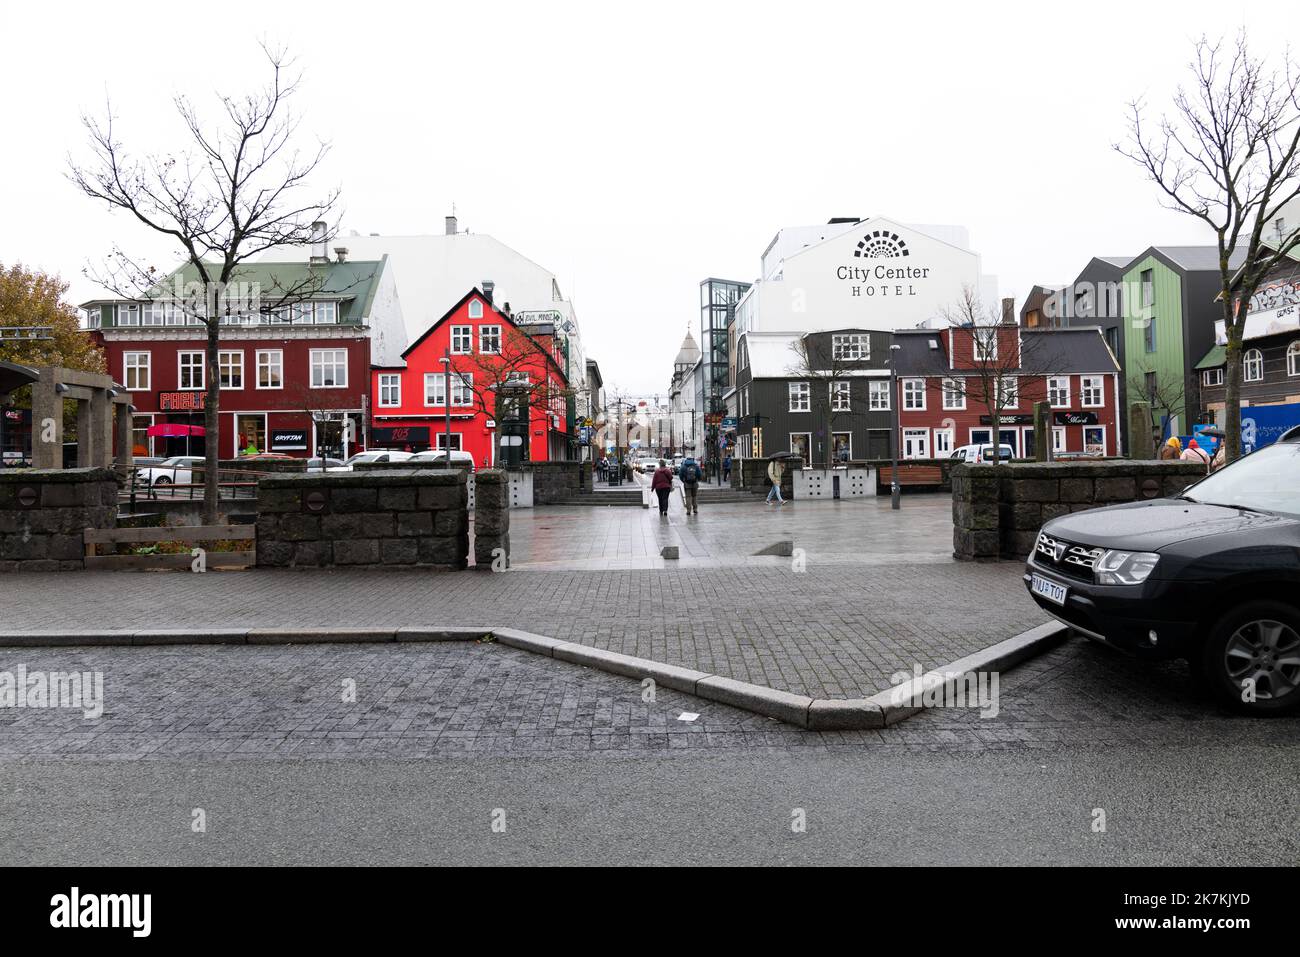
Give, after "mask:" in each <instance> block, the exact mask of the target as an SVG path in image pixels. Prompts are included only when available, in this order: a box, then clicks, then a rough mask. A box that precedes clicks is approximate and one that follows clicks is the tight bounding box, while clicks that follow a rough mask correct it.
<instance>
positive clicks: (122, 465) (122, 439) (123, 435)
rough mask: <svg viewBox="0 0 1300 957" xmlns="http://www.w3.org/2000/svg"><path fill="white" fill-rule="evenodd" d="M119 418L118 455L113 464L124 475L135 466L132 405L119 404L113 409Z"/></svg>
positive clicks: (126, 403)
mask: <svg viewBox="0 0 1300 957" xmlns="http://www.w3.org/2000/svg"><path fill="white" fill-rule="evenodd" d="M113 412H114V414H115V416H116V418H117V455H116V457H115V458H114V460H113V464H114V465H115V466H117V468H118V469H119V470H121V471H122V472H123V473H124V474H125V473H127V472H129V471H130V470H131V467H132V466H133V465H134V464H135V443H134V442H132V436H131V427H132V426H133V425H134V423H133V422H132V420H131V403H129V402H118V403H116V404H115V405H114V407H113Z"/></svg>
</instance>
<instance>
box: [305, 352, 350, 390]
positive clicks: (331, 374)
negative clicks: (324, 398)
mask: <svg viewBox="0 0 1300 957" xmlns="http://www.w3.org/2000/svg"><path fill="white" fill-rule="evenodd" d="M347 386H348V350H346V349H313V350H312V351H311V387H312V388H313V389H346V388H347Z"/></svg>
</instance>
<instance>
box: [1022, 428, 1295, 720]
mask: <svg viewBox="0 0 1300 957" xmlns="http://www.w3.org/2000/svg"><path fill="white" fill-rule="evenodd" d="M1025 587H1026V588H1028V589H1029V593H1030V595H1031V596H1033V598H1034V600H1035V601H1036V602H1037V603H1038V604H1039V606H1041V607H1042V608H1043V610H1044V611H1046V612H1047V613H1048V614H1050V615H1052V616H1053V617H1055V618H1057V619H1059V620H1060V621H1062V622H1064V623H1065V624H1067V625H1069V626H1070V627H1071V628H1073V629H1074V630H1076V631H1078V632H1081V633H1083V634H1085V635H1087V636H1089V637H1091V638H1096V639H1099V640H1101V641H1104V642H1106V643H1107V644H1109V645H1113V646H1115V647H1117V648H1120V649H1123V650H1125V651H1128V652H1131V653H1133V654H1135V655H1139V656H1141V657H1146V658H1186V659H1187V660H1188V662H1189V663H1190V664H1191V665H1192V668H1193V671H1194V672H1195V673H1196V674H1197V676H1198V677H1199V678H1200V679H1202V680H1203V681H1204V682H1205V683H1206V684H1207V686H1208V687H1210V688H1211V689H1212V690H1213V691H1214V692H1215V693H1216V694H1217V695H1218V696H1220V697H1221V698H1223V699H1224V700H1225V701H1227V702H1229V703H1230V704H1231V705H1233V706H1234V707H1235V708H1237V709H1238V710H1241V711H1244V712H1246V713H1249V714H1256V715H1261V714H1281V713H1284V712H1289V711H1292V710H1293V709H1295V708H1297V707H1300V429H1293V430H1291V431H1290V432H1288V433H1287V434H1286V435H1285V436H1284V437H1283V438H1282V440H1281V441H1279V442H1278V443H1276V444H1275V445H1271V446H1268V447H1266V448H1263V449H1260V450H1259V451H1258V452H1255V453H1253V454H1251V455H1248V456H1245V457H1244V458H1242V459H1239V460H1238V461H1236V462H1234V463H1232V465H1230V466H1228V467H1226V468H1224V469H1221V470H1219V471H1218V472H1215V473H1214V474H1213V475H1210V476H1208V477H1207V478H1205V479H1202V480H1201V481H1199V482H1197V483H1196V484H1194V485H1191V486H1189V487H1188V488H1186V489H1184V490H1183V492H1182V494H1181V495H1179V496H1178V497H1177V498H1171V499H1158V500H1156V501H1150V502H1133V503H1130V504H1127V505H1114V506H1110V507H1107V508H1097V509H1092V510H1090V511H1086V512H1078V513H1076V514H1072V515H1064V516H1062V517H1060V518H1057V519H1053V520H1052V521H1050V522H1048V523H1047V524H1045V525H1044V526H1043V527H1042V530H1041V531H1040V532H1039V535H1038V540H1037V543H1036V545H1035V547H1034V552H1033V554H1032V555H1030V557H1029V561H1028V564H1027V566H1026V572H1025Z"/></svg>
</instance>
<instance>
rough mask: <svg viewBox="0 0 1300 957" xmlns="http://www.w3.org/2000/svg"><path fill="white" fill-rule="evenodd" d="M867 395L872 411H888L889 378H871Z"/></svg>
mask: <svg viewBox="0 0 1300 957" xmlns="http://www.w3.org/2000/svg"><path fill="white" fill-rule="evenodd" d="M868 395H869V396H870V402H869V403H868V404H869V405H870V407H871V411H872V412H881V411H884V412H888V411H889V380H887V379H872V380H871V386H870V389H869V392H868Z"/></svg>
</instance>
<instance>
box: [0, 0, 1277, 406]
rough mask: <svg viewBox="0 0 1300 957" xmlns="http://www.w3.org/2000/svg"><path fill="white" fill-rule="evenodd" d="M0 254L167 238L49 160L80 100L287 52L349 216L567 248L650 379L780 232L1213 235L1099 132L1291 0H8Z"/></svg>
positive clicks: (1127, 247) (981, 241)
mask: <svg viewBox="0 0 1300 957" xmlns="http://www.w3.org/2000/svg"><path fill="white" fill-rule="evenodd" d="M0 20H2V24H3V30H4V32H5V34H7V42H6V44H5V56H4V57H3V58H0V81H3V86H2V87H0V88H3V89H4V90H5V91H6V97H5V98H6V110H5V112H6V121H7V122H6V130H5V137H4V145H3V149H2V151H0V173H2V174H3V175H0V263H6V264H8V263H12V262H15V261H21V262H23V263H24V264H26V265H28V266H31V267H37V268H41V269H44V270H48V271H52V272H58V273H60V274H62V275H63V276H64V277H65V278H66V279H68V280H70V281H71V282H72V290H71V292H70V298H72V300H73V301H74V302H77V301H81V300H82V299H84V298H87V297H88V296H90V295H93V294H94V293H95V291H96V290H95V288H94V287H93V286H92V285H90V284H89V283H88V282H87V281H86V280H85V279H83V278H82V276H81V271H82V268H83V267H84V265H85V264H86V263H88V262H92V261H99V260H102V259H103V257H104V255H105V254H106V253H107V252H108V251H109V250H110V248H111V246H112V244H113V242H114V241H117V242H120V243H121V244H122V245H123V247H124V248H125V249H127V250H130V251H138V252H140V253H142V254H146V255H148V254H152V255H155V256H156V257H157V258H158V262H159V265H162V266H169V265H171V264H173V262H174V260H175V257H174V256H172V255H170V251H169V250H167V249H166V248H165V247H158V246H157V244H154V243H152V242H151V240H150V239H149V237H147V236H146V235H144V234H143V233H142V232H141V229H140V228H139V227H137V226H135V225H133V224H132V223H130V222H129V221H127V219H126V218H125V217H124V216H122V215H120V214H119V215H116V216H110V215H109V214H108V213H107V212H105V211H104V210H102V209H100V208H97V207H96V206H94V205H92V204H91V203H90V202H89V201H88V200H86V199H84V198H83V197H82V196H80V195H79V194H78V193H77V192H76V191H75V190H74V189H73V187H72V186H71V185H70V184H69V183H68V182H67V181H66V179H65V178H64V176H63V173H64V170H65V156H66V154H68V152H69V151H72V152H73V153H81V152H83V151H84V136H83V134H82V131H81V128H80V126H79V120H78V117H79V114H80V113H81V112H82V111H83V110H86V109H90V110H97V109H102V106H103V102H104V99H105V96H106V95H111V96H112V99H113V102H114V108H115V112H116V113H118V114H119V116H120V124H121V125H120V127H119V128H120V129H121V130H122V132H123V139H124V140H125V141H126V142H127V143H128V144H129V145H133V146H134V147H135V148H136V149H137V150H143V149H146V148H147V149H165V148H167V147H168V146H169V145H170V144H174V143H175V142H176V141H175V140H173V139H172V138H171V137H172V134H174V133H175V132H176V127H175V124H174V114H173V111H172V108H171V103H170V97H171V96H172V95H173V94H174V93H177V92H185V93H188V94H190V95H191V96H192V97H193V98H195V99H196V100H197V101H199V102H200V103H203V102H204V101H205V99H206V98H208V97H209V96H210V94H211V92H212V91H214V90H222V91H239V90H243V89H251V88H253V87H254V86H255V85H259V84H260V83H261V82H262V81H263V79H264V76H265V73H264V70H263V62H262V61H261V59H260V58H261V52H260V50H259V49H258V46H257V41H258V40H259V39H265V40H267V41H269V42H271V43H273V44H287V45H288V46H289V47H290V49H291V51H292V52H293V53H294V54H295V55H296V56H297V58H298V63H299V66H300V67H301V69H302V71H303V73H304V75H305V76H304V88H303V91H302V94H301V96H300V97H299V98H298V102H297V108H298V109H299V110H300V111H301V113H302V114H303V119H304V122H303V130H304V134H305V135H307V136H319V137H320V138H322V139H325V140H328V141H330V142H331V143H332V144H333V152H332V155H331V158H330V160H329V162H328V164H327V166H326V167H325V168H324V169H323V170H322V171H321V175H320V178H319V180H318V182H319V185H320V187H321V191H322V192H323V191H324V190H326V189H327V188H329V187H330V186H333V185H338V186H340V187H341V188H342V190H343V202H344V205H345V207H346V214H345V216H344V218H343V226H344V228H345V229H348V228H352V229H357V230H358V231H360V232H362V233H369V232H381V233H391V234H406V233H422V232H440V231H441V230H442V221H443V219H442V218H443V216H444V215H445V214H446V213H447V212H448V211H449V210H450V207H451V204H452V203H453V202H455V204H456V208H457V211H458V213H459V215H460V220H461V224H462V226H463V227H467V228H469V229H471V230H473V231H476V232H483V233H490V234H492V235H494V236H496V237H497V238H498V239H500V240H502V241H503V242H505V243H507V244H508V245H510V246H512V247H514V248H515V249H517V250H518V251H520V252H521V253H523V254H525V255H527V256H528V257H530V258H532V259H534V260H536V261H538V262H540V263H542V264H543V265H545V266H547V267H548V268H550V269H551V270H553V271H554V272H555V273H557V274H558V276H559V279H560V283H561V286H562V288H563V290H564V291H565V292H566V293H567V294H568V295H570V296H571V297H572V298H573V300H574V303H575V306H576V309H577V312H578V317H579V320H580V321H581V323H582V328H583V334H584V338H585V341H586V344H587V345H586V348H587V354H588V355H589V356H590V357H593V358H595V359H597V360H598V361H599V362H600V364H601V368H602V371H603V372H604V375H605V379H606V382H607V384H608V383H611V382H612V383H616V384H617V385H618V386H619V387H621V388H623V389H625V390H629V391H633V392H645V393H652V392H663V391H665V390H666V387H667V382H668V378H669V375H670V373H671V363H672V358H673V356H674V355H675V354H676V351H677V347H678V345H679V343H680V341H681V338H682V335H683V333H684V332H685V330H686V328H687V325H688V324H689V325H690V326H691V328H692V329H696V330H697V334H698V323H699V309H698V301H697V297H698V292H697V284H698V282H699V280H700V279H702V278H704V277H706V276H710V275H712V276H721V277H724V278H734V279H753V278H754V276H755V275H756V274H757V272H758V268H759V263H758V260H759V256H760V254H761V253H762V251H763V249H764V247H765V246H766V245H767V243H768V241H769V240H770V239H771V237H772V235H773V234H774V233H775V231H776V230H777V229H778V228H780V227H782V226H792V225H801V224H807V223H816V222H824V221H825V220H826V219H829V218H830V217H832V216H849V215H853V216H864V217H865V216H870V215H875V214H884V215H888V216H891V217H892V218H895V219H897V220H900V221H902V222H919V223H926V222H930V223H958V224H963V225H965V226H967V227H968V228H969V229H970V233H971V239H972V243H973V245H974V247H975V249H976V250H977V251H978V252H980V253H981V254H982V256H983V258H984V269H985V271H986V272H989V273H993V274H996V275H997V276H998V277H999V280H1000V286H1001V292H1002V294H1003V295H1015V296H1016V297H1017V300H1019V298H1020V297H1021V296H1022V295H1023V294H1024V292H1025V291H1026V290H1027V288H1028V287H1029V286H1030V285H1031V284H1033V283H1035V282H1058V281H1060V282H1064V281H1068V280H1070V279H1073V277H1074V276H1075V275H1076V274H1077V272H1078V271H1079V270H1080V269H1081V268H1082V266H1083V265H1084V263H1085V262H1086V261H1087V260H1088V258H1089V257H1091V256H1093V255H1122V254H1127V253H1135V252H1138V251H1140V250H1141V249H1143V248H1145V247H1146V246H1148V245H1151V244H1153V243H1159V242H1163V243H1200V242H1211V241H1212V237H1210V236H1207V235H1205V234H1204V233H1203V232H1201V231H1200V230H1199V229H1198V228H1197V227H1196V225H1195V224H1193V223H1192V222H1190V221H1187V220H1185V218H1184V217H1180V216H1178V215H1176V214H1173V213H1170V212H1166V211H1164V210H1162V209H1161V208H1160V206H1159V204H1158V197H1157V195H1156V193H1155V191H1154V187H1152V186H1151V185H1149V184H1147V183H1145V182H1144V181H1143V179H1142V176H1141V174H1140V171H1139V170H1138V169H1137V168H1136V167H1134V166H1132V165H1131V164H1130V163H1129V162H1128V161H1126V160H1124V159H1122V158H1121V157H1118V156H1117V155H1115V154H1114V153H1113V152H1112V151H1111V149H1110V146H1111V144H1112V142H1114V141H1115V140H1117V139H1120V138H1122V136H1123V135H1124V109H1125V103H1126V101H1127V100H1128V99H1130V98H1132V97H1134V96H1136V95H1141V94H1146V95H1147V96H1148V97H1150V98H1151V100H1152V102H1153V103H1154V104H1155V105H1157V106H1163V105H1164V104H1166V103H1167V102H1168V98H1169V94H1170V92H1171V91H1172V89H1173V87H1174V85H1175V84H1176V83H1177V82H1179V81H1180V80H1181V79H1182V78H1183V76H1184V75H1185V64H1186V62H1187V59H1188V56H1189V54H1190V49H1191V42H1192V40H1193V38H1194V37H1195V36H1196V35H1198V34H1200V33H1201V32H1207V33H1210V34H1212V35H1217V34H1220V33H1225V32H1227V33H1232V32H1235V31H1236V30H1237V29H1239V28H1241V27H1243V26H1244V27H1246V28H1247V29H1248V30H1249V31H1250V36H1251V40H1252V43H1253V44H1254V46H1255V50H1256V51H1257V52H1258V53H1261V54H1267V55H1270V56H1272V55H1276V54H1280V53H1281V51H1282V44H1283V43H1284V42H1285V41H1286V38H1287V37H1288V36H1290V35H1293V34H1294V30H1293V26H1294V23H1295V6H1294V4H1293V3H1282V2H1277V3H1265V2H1246V3H1231V2H1230V3H1221V2H1220V3H1195V2H1193V3H1189V2H1179V3H1163V2H1162V3H1151V2H1141V3H1135V2H1132V0H1128V2H1125V3H1114V4H1109V3H1098V2H1089V3H1083V2H1076V3H1070V4H1065V3H1056V4H1052V5H1051V6H1048V5H1046V4H1042V3H1033V4H1028V3H1026V4H1011V3H1003V4H971V3H968V2H957V3H933V2H931V3H924V4H921V3H915V2H909V3H897V4H874V3H873V4H870V5H868V4H865V3H862V2H860V0H859V2H856V3H819V2H809V0H802V2H800V3H790V2H788V0H787V2H784V3H756V2H746V3H722V2H711V0H695V2H692V3H685V4H677V3H670V2H669V3H662V2H661V3H658V4H653V5H645V4H637V5H629V4H611V3H582V4H579V3H560V2H536V0H534V2H530V3H498V2H484V0H473V2H468V0H465V2H460V3H455V4H449V3H431V4H415V3H409V2H402V3H394V2H389V0H369V2H367V3H336V2H333V0H312V2H309V3H293V4H289V3H284V4H280V3H269V2H266V0H262V2H259V3H242V2H227V3H222V4H217V5H212V4H205V5H199V6H192V5H182V4H176V3H159V4H145V3H127V2H123V3H118V4H103V3H98V2H97V3H85V4H71V3H60V2H47V3H43V4H22V5H13V4H6V5H5V7H4V11H3V13H2V14H0Z"/></svg>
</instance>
